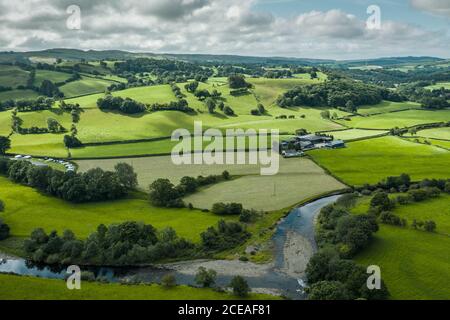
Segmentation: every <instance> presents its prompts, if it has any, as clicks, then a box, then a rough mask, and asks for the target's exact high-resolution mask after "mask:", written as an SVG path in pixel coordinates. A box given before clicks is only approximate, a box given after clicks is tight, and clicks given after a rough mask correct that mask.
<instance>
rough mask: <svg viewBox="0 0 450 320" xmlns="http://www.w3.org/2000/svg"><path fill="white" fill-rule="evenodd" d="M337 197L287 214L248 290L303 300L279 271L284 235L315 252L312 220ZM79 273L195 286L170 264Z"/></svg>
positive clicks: (11, 262)
mask: <svg viewBox="0 0 450 320" xmlns="http://www.w3.org/2000/svg"><path fill="white" fill-rule="evenodd" d="M338 198H339V195H336V196H330V197H326V198H322V199H319V200H316V201H313V202H311V203H309V204H306V205H303V206H301V207H299V208H296V209H294V210H292V211H291V212H290V214H289V215H288V216H287V217H286V218H284V219H283V220H282V221H281V222H280V223H279V225H278V226H277V230H276V232H275V234H274V236H273V245H274V249H275V259H274V262H273V263H272V264H270V265H267V268H265V269H264V272H262V273H261V272H260V273H259V274H256V275H255V276H248V275H247V276H245V279H246V280H247V281H248V283H249V285H250V287H252V288H254V289H255V290H256V291H258V290H257V289H258V288H264V289H268V290H270V291H273V292H279V293H282V294H283V295H285V296H287V297H289V298H292V299H304V298H305V295H304V294H303V293H302V290H301V287H300V285H299V278H297V277H293V276H290V275H288V274H286V273H284V272H282V271H281V270H282V269H283V268H284V267H285V261H286V259H285V256H284V247H285V244H286V241H287V237H288V236H287V235H288V234H289V233H290V234H292V233H295V234H297V235H299V236H302V237H303V238H305V239H306V240H307V241H309V243H310V245H311V246H312V248H313V250H314V251H315V250H316V249H317V246H316V243H315V240H314V219H315V217H316V215H317V214H318V213H319V211H320V209H321V208H323V207H324V206H326V205H328V204H330V203H333V202H335V201H336V200H337V199H338ZM192 263H197V264H198V262H196V261H193V262H192ZM216 263H218V264H220V263H221V262H220V261H217V262H216ZM224 263H225V262H224ZM228 263H230V262H228ZM232 263H236V268H235V269H234V270H236V272H238V270H239V265H238V264H242V262H237V261H236V262H232ZM188 264H189V263H188ZM248 264H250V262H248ZM250 267H251V265H250ZM82 270H83V271H92V272H93V273H94V274H95V275H96V276H100V277H102V278H104V279H107V280H108V281H110V282H119V281H121V280H123V279H130V278H133V279H136V278H137V279H139V280H140V281H143V282H148V283H154V282H159V281H160V280H161V278H162V277H163V276H164V275H166V274H168V273H173V274H174V275H175V276H176V279H177V283H178V284H185V285H194V284H195V281H194V277H195V276H194V275H193V274H192V273H186V272H183V271H174V270H172V269H171V268H170V265H169V266H163V267H161V268H153V267H141V268H130V267H118V268H110V267H86V268H82ZM0 272H1V273H14V274H18V275H25V276H37V277H42V278H49V279H64V278H65V277H66V276H67V273H66V268H65V267H62V266H48V265H37V264H34V263H32V262H30V261H26V260H24V259H9V258H7V259H0ZM232 277H233V275H231V274H220V273H218V276H217V279H216V284H217V285H218V286H222V287H224V286H226V285H228V283H229V282H230V281H231V278H232ZM300 278H302V277H300ZM301 280H304V279H301Z"/></svg>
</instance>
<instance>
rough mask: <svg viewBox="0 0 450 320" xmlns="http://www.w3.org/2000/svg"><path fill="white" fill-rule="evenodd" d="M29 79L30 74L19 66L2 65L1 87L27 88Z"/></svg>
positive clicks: (0, 70) (0, 71)
mask: <svg viewBox="0 0 450 320" xmlns="http://www.w3.org/2000/svg"><path fill="white" fill-rule="evenodd" d="M28 78H29V72H28V71H25V70H23V69H21V68H19V67H17V66H9V65H0V86H2V87H11V88H13V89H14V88H17V87H18V86H25V85H26V84H27V80H28Z"/></svg>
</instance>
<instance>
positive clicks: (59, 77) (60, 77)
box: [33, 70, 71, 87]
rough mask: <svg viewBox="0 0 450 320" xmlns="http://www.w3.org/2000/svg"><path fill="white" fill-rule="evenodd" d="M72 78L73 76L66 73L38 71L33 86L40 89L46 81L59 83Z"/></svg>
mask: <svg viewBox="0 0 450 320" xmlns="http://www.w3.org/2000/svg"><path fill="white" fill-rule="evenodd" d="M70 76H71V74H69V73H64V72H58V71H50V70H37V71H36V77H35V78H34V83H33V85H34V86H36V87H39V86H40V85H41V83H42V81H44V80H50V81H51V82H53V83H59V82H63V81H65V80H67V79H68V78H69V77H70Z"/></svg>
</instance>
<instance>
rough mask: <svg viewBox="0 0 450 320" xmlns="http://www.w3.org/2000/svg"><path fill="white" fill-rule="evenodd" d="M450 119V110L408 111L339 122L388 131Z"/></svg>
mask: <svg viewBox="0 0 450 320" xmlns="http://www.w3.org/2000/svg"><path fill="white" fill-rule="evenodd" d="M449 119H450V110H439V111H428V110H408V111H401V112H394V113H386V114H380V115H374V116H370V117H352V118H351V120H350V121H346V120H339V122H340V123H342V124H344V125H346V126H349V127H352V128H366V129H387V130H388V129H391V128H395V127H399V128H403V127H410V126H415V125H419V124H425V123H435V122H446V121H449Z"/></svg>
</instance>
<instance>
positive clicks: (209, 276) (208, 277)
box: [195, 267, 217, 288]
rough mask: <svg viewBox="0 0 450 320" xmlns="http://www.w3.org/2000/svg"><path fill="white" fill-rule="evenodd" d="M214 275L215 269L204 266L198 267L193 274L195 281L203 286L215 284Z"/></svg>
mask: <svg viewBox="0 0 450 320" xmlns="http://www.w3.org/2000/svg"><path fill="white" fill-rule="evenodd" d="M216 277H217V272H216V271H214V270H206V269H205V268H204V267H200V268H198V271H197V274H196V275H195V282H196V283H197V284H198V285H200V286H202V287H203V288H210V287H213V286H214V285H215V283H216Z"/></svg>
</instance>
